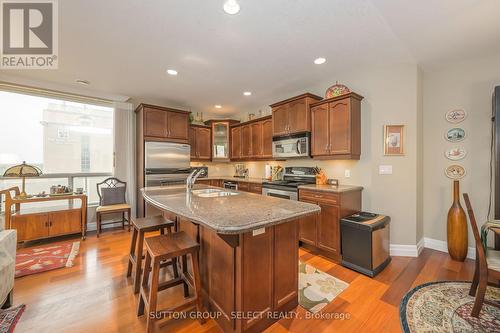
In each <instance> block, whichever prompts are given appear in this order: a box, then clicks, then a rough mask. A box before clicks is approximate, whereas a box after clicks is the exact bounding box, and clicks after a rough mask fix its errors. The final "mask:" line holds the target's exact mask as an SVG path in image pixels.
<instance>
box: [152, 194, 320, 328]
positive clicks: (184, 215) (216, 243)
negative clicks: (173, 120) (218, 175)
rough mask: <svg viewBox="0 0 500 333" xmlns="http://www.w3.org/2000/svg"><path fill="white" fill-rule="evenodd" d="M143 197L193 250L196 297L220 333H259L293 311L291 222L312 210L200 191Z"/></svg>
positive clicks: (294, 234)
mask: <svg viewBox="0 0 500 333" xmlns="http://www.w3.org/2000/svg"><path fill="white" fill-rule="evenodd" d="M142 194H143V197H144V199H145V201H146V202H147V204H149V205H152V206H154V207H156V208H158V209H160V210H161V211H162V212H163V213H164V215H165V216H166V217H167V218H170V219H175V220H176V221H177V224H178V230H183V231H185V232H186V233H188V234H189V235H190V236H191V237H192V238H193V239H194V240H196V241H197V242H198V243H199V244H200V246H201V248H200V271H201V280H202V281H201V284H202V298H203V301H204V304H205V307H206V308H207V309H208V310H209V311H210V312H212V313H213V316H214V318H215V320H216V321H217V323H218V324H219V325H220V326H221V328H222V329H223V331H224V332H261V331H262V330H264V329H265V328H266V327H268V326H270V325H271V324H273V323H274V322H276V321H277V320H279V319H280V317H282V316H283V315H284V314H285V313H286V312H288V311H290V310H292V309H294V308H295V307H296V306H297V305H298V244H299V241H298V219H299V218H301V217H305V216H308V215H312V214H318V213H319V212H320V207H319V206H317V205H314V204H309V203H304V202H298V201H292V200H285V199H279V198H273V197H266V196H262V195H259V194H252V193H246V192H238V191H232V190H226V189H216V188H212V187H209V186H204V185H198V186H195V188H194V189H193V190H192V191H186V187H185V186H172V187H161V188H159V187H156V188H145V189H143V190H142ZM190 266H191V265H188V267H190Z"/></svg>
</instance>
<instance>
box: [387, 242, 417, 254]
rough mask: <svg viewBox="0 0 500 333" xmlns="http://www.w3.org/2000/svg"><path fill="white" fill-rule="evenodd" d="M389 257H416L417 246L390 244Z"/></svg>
mask: <svg viewBox="0 0 500 333" xmlns="http://www.w3.org/2000/svg"><path fill="white" fill-rule="evenodd" d="M390 253H391V256H396V257H418V255H419V251H418V248H417V245H404V244H391V246H390Z"/></svg>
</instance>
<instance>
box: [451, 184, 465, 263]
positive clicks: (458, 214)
mask: <svg viewBox="0 0 500 333" xmlns="http://www.w3.org/2000/svg"><path fill="white" fill-rule="evenodd" d="M447 230H448V237H447V238H448V253H449V254H450V256H451V258H452V259H453V260H457V261H464V260H465V257H467V246H468V244H467V217H466V216H465V211H464V210H463V208H462V206H461V205H460V184H459V181H458V180H455V181H453V204H452V205H451V207H450V210H449V211H448V224H447Z"/></svg>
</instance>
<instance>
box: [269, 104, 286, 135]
mask: <svg viewBox="0 0 500 333" xmlns="http://www.w3.org/2000/svg"><path fill="white" fill-rule="evenodd" d="M271 107H272V105H271ZM272 112H273V134H274V135H287V134H288V132H287V130H288V105H287V104H284V105H278V106H276V107H273V111H272Z"/></svg>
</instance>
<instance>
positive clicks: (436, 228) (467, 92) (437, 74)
mask: <svg viewBox="0 0 500 333" xmlns="http://www.w3.org/2000/svg"><path fill="white" fill-rule="evenodd" d="M499 84H500V54H497V55H493V56H489V57H485V58H481V59H473V60H468V61H464V62H461V63H455V64H450V65H449V66H447V67H446V68H444V69H441V70H439V71H433V72H425V73H424V124H425V127H424V128H425V135H424V161H425V164H424V177H423V180H424V209H423V213H424V235H425V237H429V238H433V239H438V240H442V241H446V216H447V212H448V209H449V207H450V206H451V202H452V181H451V180H450V179H448V178H446V177H445V175H444V169H445V168H446V167H447V166H448V165H451V164H452V163H453V162H452V161H449V160H447V159H446V158H445V156H444V151H445V150H446V149H448V148H450V147H452V146H455V145H460V146H462V147H464V148H465V149H466V150H467V156H466V157H465V159H464V160H462V161H459V163H458V164H460V165H462V166H464V167H465V169H466V170H467V175H466V176H465V178H464V179H463V180H462V181H461V182H460V185H461V192H462V193H463V192H468V193H469V195H470V197H471V201H472V205H473V208H474V212H475V215H476V219H477V220H478V223H479V224H482V223H483V222H484V221H485V220H486V218H487V212H488V200H489V184H490V180H489V159H490V139H491V112H492V107H491V105H492V104H491V103H492V102H491V101H492V93H493V88H494V86H495V85H499ZM454 108H463V109H465V110H466V111H467V112H468V117H467V119H466V120H465V121H464V122H463V123H460V124H458V127H462V128H464V129H465V130H466V131H467V138H466V139H465V140H464V141H462V142H460V143H458V144H452V143H450V142H447V141H446V140H445V139H444V133H445V131H446V130H447V129H448V128H451V127H452V126H453V125H452V124H449V123H448V122H446V120H445V118H444V115H445V113H446V111H448V110H450V109H454ZM462 206H464V207H465V204H464V203H463V200H462ZM473 244H474V243H473V236H472V232H471V231H470V226H469V246H473Z"/></svg>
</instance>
